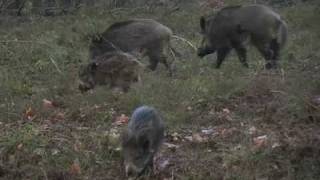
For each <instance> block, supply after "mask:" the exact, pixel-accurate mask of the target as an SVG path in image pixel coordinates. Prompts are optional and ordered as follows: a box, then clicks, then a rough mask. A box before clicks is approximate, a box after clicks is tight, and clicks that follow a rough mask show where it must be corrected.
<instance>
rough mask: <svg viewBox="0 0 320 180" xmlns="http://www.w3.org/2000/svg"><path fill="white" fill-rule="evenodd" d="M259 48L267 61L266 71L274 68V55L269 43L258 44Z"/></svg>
mask: <svg viewBox="0 0 320 180" xmlns="http://www.w3.org/2000/svg"><path fill="white" fill-rule="evenodd" d="M257 48H258V50H259V52H260V53H261V54H262V56H263V57H264V59H265V60H266V65H265V67H266V69H271V68H273V62H272V57H273V56H274V53H273V51H272V49H271V48H270V44H269V43H267V44H265V43H264V44H258V45H257Z"/></svg>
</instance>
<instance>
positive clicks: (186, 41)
mask: <svg viewBox="0 0 320 180" xmlns="http://www.w3.org/2000/svg"><path fill="white" fill-rule="evenodd" d="M172 37H174V38H176V39H179V40H181V41H183V42H185V43H187V44H188V45H189V46H190V47H192V49H193V50H194V51H197V48H196V46H195V45H193V44H192V43H191V42H190V41H188V40H186V39H185V38H182V37H180V36H177V35H173V36H172Z"/></svg>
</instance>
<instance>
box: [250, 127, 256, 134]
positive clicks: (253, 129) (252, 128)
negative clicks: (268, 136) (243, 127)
mask: <svg viewBox="0 0 320 180" xmlns="http://www.w3.org/2000/svg"><path fill="white" fill-rule="evenodd" d="M256 133H257V128H256V127H254V126H252V127H251V128H249V134H251V135H254V134H256Z"/></svg>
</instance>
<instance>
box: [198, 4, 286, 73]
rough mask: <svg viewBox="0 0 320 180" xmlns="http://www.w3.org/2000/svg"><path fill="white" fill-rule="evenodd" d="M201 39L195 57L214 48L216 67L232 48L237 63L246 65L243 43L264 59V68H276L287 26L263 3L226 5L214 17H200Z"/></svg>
mask: <svg viewBox="0 0 320 180" xmlns="http://www.w3.org/2000/svg"><path fill="white" fill-rule="evenodd" d="M200 27H201V30H202V33H203V41H202V45H201V47H200V48H199V49H198V56H200V57H204V56H206V55H208V54H211V53H214V52H215V51H217V63H216V68H219V67H220V66H221V63H222V62H223V60H224V59H225V57H226V56H227V55H228V53H229V52H230V51H231V50H232V49H233V48H234V49H235V50H236V52H237V55H238V57H239V60H240V62H241V63H242V64H243V65H244V66H245V67H248V63H247V57H246V52H247V50H246V44H247V42H248V41H249V40H250V41H251V43H252V44H253V45H254V46H255V47H256V48H257V49H258V50H259V52H260V53H261V54H262V55H263V57H264V58H265V60H266V68H267V69H270V68H276V66H277V60H278V59H279V52H280V49H281V48H282V47H283V46H284V44H285V42H286V38H287V25H286V23H285V22H284V21H283V20H282V19H281V17H280V15H279V14H277V13H275V12H274V11H272V10H271V9H270V8H268V7H266V6H263V5H248V6H230V7H226V8H223V9H221V10H220V11H219V12H218V13H217V14H216V15H215V16H211V17H207V18H205V17H201V19H200Z"/></svg>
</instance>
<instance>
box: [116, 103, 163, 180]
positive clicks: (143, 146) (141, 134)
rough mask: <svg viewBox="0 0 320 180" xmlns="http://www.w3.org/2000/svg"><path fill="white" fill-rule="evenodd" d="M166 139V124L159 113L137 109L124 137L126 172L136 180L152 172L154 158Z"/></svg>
mask: <svg viewBox="0 0 320 180" xmlns="http://www.w3.org/2000/svg"><path fill="white" fill-rule="evenodd" d="M163 138H164V123H163V121H162V118H161V117H160V114H159V112H158V111H157V110H156V109H154V108H152V107H149V106H141V107H139V108H137V109H136V110H135V111H134V112H133V114H132V116H131V118H130V121H129V124H128V128H127V129H126V130H125V131H124V133H123V136H122V151H123V158H124V166H125V172H126V175H127V177H128V178H129V179H135V178H138V177H139V176H141V175H142V174H143V173H145V172H146V171H150V170H151V171H152V167H153V157H154V155H155V154H156V153H157V151H158V150H159V147H160V146H161V143H162V142H163Z"/></svg>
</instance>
